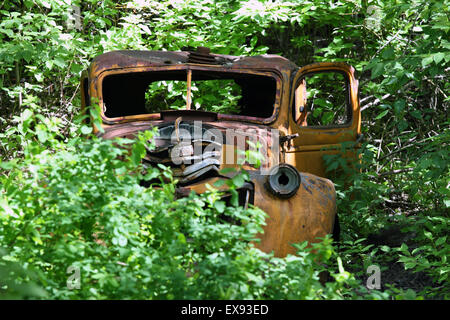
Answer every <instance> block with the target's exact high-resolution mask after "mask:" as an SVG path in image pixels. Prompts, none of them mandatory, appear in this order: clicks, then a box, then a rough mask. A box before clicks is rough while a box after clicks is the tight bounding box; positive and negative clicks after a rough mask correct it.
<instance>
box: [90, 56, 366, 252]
mask: <svg viewBox="0 0 450 320" xmlns="http://www.w3.org/2000/svg"><path fill="white" fill-rule="evenodd" d="M322 71H336V72H340V73H342V74H344V75H345V77H346V79H348V80H347V81H348V85H349V86H348V88H349V99H348V101H349V106H350V107H349V108H350V109H349V113H351V121H350V122H349V123H348V124H346V125H338V126H320V127H311V126H308V125H307V112H308V110H306V108H305V101H306V90H307V86H306V83H305V80H304V77H305V75H308V74H310V73H314V72H322ZM156 72H157V73H158V74H164V73H170V72H172V74H173V73H174V72H186V75H187V83H188V86H187V88H188V96H187V99H186V100H187V104H186V110H177V111H175V110H172V111H161V112H155V113H145V114H136V115H126V116H117V117H107V116H106V115H105V105H104V98H105V97H104V96H103V92H104V91H103V82H104V79H105V78H107V77H109V76H112V75H123V74H125V75H128V74H136V75H138V74H143V73H149V74H150V73H156ZM200 72H202V73H216V74H219V75H221V76H224V75H228V74H233V75H236V74H237V75H239V74H241V75H253V76H261V77H266V78H270V79H273V81H274V83H276V88H275V89H274V103H273V112H272V114H271V115H270V116H266V117H259V116H258V115H256V116H255V115H234V114H221V113H215V112H206V111H197V110H189V109H192V107H191V103H192V101H190V93H189V92H190V86H191V79H192V77H193V76H195V75H196V74H197V73H200ZM81 81H82V105H83V108H84V109H86V107H87V106H88V105H89V104H90V102H91V101H95V100H98V103H99V105H100V107H101V110H102V112H101V117H102V127H103V129H104V133H100V132H99V130H98V128H96V127H95V125H93V127H94V132H96V133H97V134H98V135H99V136H102V137H103V138H106V139H112V138H115V137H133V136H134V135H135V134H136V133H138V132H139V131H144V130H149V129H151V128H153V127H158V130H159V131H160V133H162V134H161V137H160V138H156V139H157V140H156V146H157V147H156V150H148V152H147V155H146V157H145V158H144V164H145V162H147V163H148V164H150V165H151V164H152V163H164V164H166V165H171V166H172V165H174V161H175V160H176V159H179V160H186V159H190V160H196V159H197V158H198V157H197V156H198V155H196V154H194V152H193V150H194V149H195V148H196V146H197V145H196V143H197V144H198V146H199V148H204V147H205V146H207V145H209V146H213V147H215V149H214V150H212V151H202V152H201V155H202V157H201V159H197V160H199V162H196V163H194V164H193V165H186V166H185V165H181V166H178V167H177V166H176V165H174V170H173V172H174V175H175V176H176V177H177V178H179V181H180V186H179V187H178V188H177V196H186V195H188V194H189V193H190V192H191V190H193V191H195V192H197V193H202V192H205V191H206V190H207V189H206V184H210V185H212V184H213V183H214V182H215V181H217V180H218V179H228V178H231V175H227V174H219V171H220V170H221V169H223V168H225V167H238V165H237V164H229V163H228V162H227V161H225V159H228V158H227V157H228V156H230V155H232V157H233V159H234V157H235V153H236V150H237V149H239V148H238V146H237V145H235V142H234V141H235V140H234V139H233V140H232V141H228V140H226V139H225V137H226V135H227V132H228V131H229V130H233V132H238V133H239V132H246V134H245V135H246V136H245V138H244V140H245V141H248V139H251V138H252V137H258V138H260V139H262V141H263V142H264V143H266V144H267V145H268V146H269V149H270V147H271V146H272V144H273V143H274V141H276V143H277V144H278V143H279V150H278V151H274V150H275V149H274V150H272V149H270V150H268V153H267V156H266V160H267V163H266V165H267V167H268V168H274V167H276V166H278V167H279V168H282V167H281V166H282V165H284V166H285V167H283V168H282V169H283V170H284V171H279V173H277V174H278V176H277V179H279V181H275V182H273V181H272V180H270V178H269V177H270V175H264V174H262V170H261V169H255V168H253V167H245V168H246V169H248V170H249V174H250V178H251V179H250V182H249V183H246V184H245V185H244V186H243V188H242V190H241V191H242V194H243V198H242V199H243V203H242V204H243V205H244V206H248V205H249V204H253V205H255V206H257V207H259V208H261V209H263V210H264V211H265V212H266V213H268V215H269V218H268V219H267V220H266V223H267V225H266V226H265V228H264V234H261V235H260V239H261V242H260V243H259V244H258V247H259V248H261V249H262V250H264V251H266V252H270V251H274V252H275V255H276V256H285V255H286V254H288V253H295V250H294V247H292V246H291V244H292V243H298V242H301V241H305V240H307V241H310V242H314V241H317V237H324V236H325V235H326V234H330V233H332V231H333V226H334V223H335V217H336V194H335V190H334V185H333V183H332V182H331V181H330V180H329V179H327V177H326V170H325V167H324V163H323V160H322V157H323V155H324V154H332V153H336V152H337V151H336V150H337V149H338V148H339V146H340V143H342V142H345V141H356V139H357V137H358V135H359V134H360V126H361V117H360V109H359V101H358V82H357V80H356V79H355V76H354V69H353V68H352V67H350V66H348V65H345V64H343V63H319V64H313V65H309V66H306V67H303V68H298V67H297V66H296V65H295V64H294V63H293V62H291V61H289V60H288V59H285V58H283V57H280V56H276V55H263V56H254V57H238V56H229V55H219V54H211V53H210V52H209V50H207V49H205V48H200V49H199V50H198V51H197V52H160V51H114V52H109V53H106V54H103V55H101V56H98V57H96V58H95V59H94V60H93V62H92V64H91V66H90V68H89V70H87V71H86V72H85V73H84V74H83V77H82V80H81ZM126 107H127V106H124V108H126ZM84 112H86V110H84ZM196 121H201V124H202V128H203V129H205V128H206V129H208V130H210V131H212V132H214V133H215V135H216V136H217V137H219V138H220V137H221V138H223V140H222V141H221V142H220V143H218V142H217V141H216V140H215V139H216V138H217V137H215V138H214V139H209V138H204V136H201V137H200V138H195V134H194V139H193V140H192V143H190V144H189V143H188V144H185V145H183V146H182V148H179V144H180V133H179V132H180V130H182V129H184V130H185V131H186V130H187V131H189V132H195V131H196V130H197V129H196V126H197V124H198V122H196ZM275 129H276V130H277V132H279V140H274V139H275V138H274V137H276V138H277V139H278V136H274V134H273V133H272V131H271V130H275ZM248 132H251V134H248ZM174 134H175V135H176V137H177V139H178V141H177V142H175V143H174V142H173V141H170V139H169V136H173V135H174ZM238 135H239V134H238ZM261 137H262V138H261ZM219 140H220V139H219ZM177 143H178V144H177ZM214 143H215V145H214ZM244 145H245V147H244V149H246V148H248V143H245V144H244ZM177 147H178V148H179V149H177V151H178V152H179V157H178V158H177V157H175V158H173V157H172V158H169V155H170V154H171V152H173V151H174V150H175V149H176V148H177ZM201 150H203V149H201ZM274 153H276V154H274ZM196 157H197V158H196ZM278 167H277V168H278ZM280 172H281V173H280ZM282 175H285V176H287V177H288V178H286V177H285V176H282ZM283 179H287V180H289V181H284V180H283ZM292 179H294V180H295V179H297V180H295V181H294V180H292ZM291 180H292V181H294V182H292V181H291ZM273 184H275V185H278V186H274V185H273ZM291 184H296V185H295V186H292V190H288V191H292V192H284V191H283V188H288V189H289V188H291ZM294 187H295V188H294ZM223 188H225V189H223ZM277 188H278V189H277ZM222 189H223V191H226V187H225V186H224V187H222ZM275 189H276V190H275ZM274 190H275V192H274ZM283 192H284V193H283Z"/></svg>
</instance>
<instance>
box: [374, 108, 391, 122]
mask: <svg viewBox="0 0 450 320" xmlns="http://www.w3.org/2000/svg"><path fill="white" fill-rule="evenodd" d="M388 112H389V110H384V111H383V112H381V113H380V114H379V115H378V116H376V117H375V120H379V119H381V118H383V117H384V116H385V115H387V114H388Z"/></svg>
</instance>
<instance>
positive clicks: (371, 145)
mask: <svg viewBox="0 0 450 320" xmlns="http://www.w3.org/2000/svg"><path fill="white" fill-rule="evenodd" d="M72 5H76V6H78V7H79V8H80V13H81V19H80V20H78V19H77V18H76V17H75V18H73V17H74V15H73V12H74V11H73V8H72ZM75 12H76V11H75ZM448 29H449V23H448V1H423V0H416V1H402V0H396V1H394V0H384V1H345V2H344V1H332V2H323V1H289V2H288V1H286V2H282V1H256V0H252V1H213V0H209V1H189V2H188V1H123V2H119V3H117V2H114V1H100V2H99V1H92V0H88V1H68V0H66V1H63V0H48V1H44V0H34V1H32V0H24V1H2V2H1V3H0V89H1V90H0V153H1V157H2V158H1V162H0V175H1V176H0V179H1V186H0V245H1V247H2V248H1V252H0V255H1V256H2V259H1V260H0V285H1V287H0V295H1V296H2V297H15V298H25V297H32V298H34V297H38V298H40V297H47V298H50V299H56V298H58V299H63V298H68V299H70V298H74V299H80V298H81V299H87V298H139V299H140V298H149V299H158V298H159V299H162V298H164V299H166V298H168V299H171V298H179V299H182V298H230V299H233V298H237V299H241V298H242V299H246V298H253V299H258V298H267V299H271V298H275V299H288V298H292V299H298V298H301V299H333V298H344V299H351V298H355V299H358V298H359V299H364V298H368V299H395V298H398V299H414V298H419V299H421V298H424V299H439V298H448V295H449V292H450V290H449V289H450V288H449V276H448V274H449V267H448V261H447V259H448V257H449V253H450V246H449V244H448V236H447V233H448V224H449V217H448V207H449V206H450V191H449V166H448V163H449V161H448V159H449V140H450V136H449V135H450V132H449V118H448V100H449V99H448V86H449V82H448V76H447V74H448V68H449V66H448V61H449V60H450V54H449V50H450V46H449V42H448V40H447V39H448ZM197 46H208V47H210V48H211V49H212V51H213V52H216V53H224V54H234V55H255V54H263V53H277V54H281V55H283V56H285V57H287V58H289V59H291V60H293V61H294V62H295V63H297V65H304V64H306V63H310V62H315V61H345V62H347V63H349V64H351V65H353V66H354V67H355V68H356V70H357V73H358V74H357V75H358V78H359V79H360V98H361V106H362V115H363V123H362V127H363V133H364V137H365V139H364V141H363V143H362V147H361V149H360V152H361V158H362V162H361V168H360V170H358V173H357V174H355V173H351V174H352V177H353V178H352V179H351V180H350V182H349V181H340V179H339V177H337V178H336V179H335V181H334V182H335V183H336V188H337V191H338V198H339V200H338V214H339V219H340V225H341V240H340V242H339V243H333V244H332V243H331V240H330V239H325V240H324V241H323V242H321V243H320V244H317V245H316V246H317V248H316V249H317V250H316V252H315V253H312V252H311V251H310V250H309V249H306V248H305V247H304V246H300V247H299V253H298V255H297V256H295V257H294V256H290V257H287V258H283V259H280V258H274V257H272V256H270V255H268V254H265V253H262V252H260V251H258V250H257V249H255V248H253V247H252V246H251V245H250V243H251V240H252V239H253V238H254V237H255V234H256V233H257V232H258V230H260V228H261V226H262V225H263V221H264V213H263V212H261V211H260V210H258V209H257V208H250V209H248V210H244V209H243V208H238V207H226V206H224V204H223V203H222V202H221V201H220V200H219V195H218V193H217V191H214V190H211V192H210V193H208V194H205V195H200V196H191V198H190V199H178V200H175V199H174V181H173V179H172V178H171V174H170V171H169V170H168V169H167V168H155V169H154V170H152V171H150V172H149V173H148V174H149V176H148V177H147V179H150V178H155V177H165V179H164V182H161V184H160V187H159V188H147V189H146V188H142V187H140V186H139V183H138V182H139V179H141V178H142V177H139V176H138V175H137V174H127V173H135V172H139V170H138V167H139V159H140V157H141V156H142V154H141V152H142V146H141V144H142V141H140V140H138V141H135V142H131V141H126V140H125V141H122V142H121V143H122V144H127V145H133V146H134V147H133V153H132V154H131V156H128V157H127V155H125V154H122V152H123V151H120V149H118V148H116V147H115V146H113V145H112V144H111V143H110V142H107V141H102V140H97V139H96V138H94V137H91V139H85V136H86V135H88V134H90V128H88V127H86V126H83V125H81V121H80V118H77V116H76V115H77V114H78V112H79V106H80V95H79V78H80V72H81V70H83V69H85V68H86V67H87V66H88V63H89V61H90V60H91V59H92V58H93V57H94V56H96V55H98V54H100V53H103V52H106V51H110V50H115V49H146V50H180V49H181V48H183V47H188V48H195V47H197ZM221 95H223V96H226V93H224V92H221ZM211 104H212V105H214V104H213V102H211ZM139 146H141V147H139ZM344 147H349V146H343V148H344ZM118 155H122V156H123V157H125V158H126V159H125V161H117V160H115V159H116V156H118ZM325 161H326V162H327V163H328V168H329V170H330V172H332V171H335V170H336V171H342V170H350V169H349V168H347V167H346V163H345V162H344V161H343V160H341V159H340V158H339V157H334V156H332V157H328V158H326V159H325ZM241 181H242V180H239V179H238V181H237V182H236V183H237V184H239V183H240V182H241ZM224 215H225V216H226V215H228V216H231V217H233V219H236V220H239V221H241V222H242V223H241V224H240V225H236V226H233V227H232V228H231V229H230V227H229V225H225V223H224V221H222V220H221V219H222V218H220V217H221V216H222V217H223V216H224ZM231 231H232V232H231ZM318 257H320V259H318ZM318 261H320V263H318ZM371 265H378V266H379V267H380V269H381V281H382V288H381V289H380V290H372V291H370V292H369V291H368V290H367V289H366V288H365V284H366V283H365V281H366V279H367V278H368V277H369V274H368V273H367V268H368V267H369V266H371ZM69 267H72V269H70V270H69V273H68V268H69ZM324 268H327V269H328V271H329V273H330V274H331V276H330V279H334V281H330V282H327V283H326V284H323V283H321V282H320V281H319V280H318V277H319V274H320V272H321V271H323V270H324ZM73 270H75V271H76V270H79V271H80V275H81V283H80V287H79V289H78V288H72V287H71V286H70V283H69V284H68V283H67V279H68V278H69V277H70V276H71V275H73V273H72V271H73ZM392 270H395V274H393V273H392ZM408 279H409V280H411V279H414V280H413V281H409V280H408ZM419 280H420V281H419ZM70 288H71V289H70Z"/></svg>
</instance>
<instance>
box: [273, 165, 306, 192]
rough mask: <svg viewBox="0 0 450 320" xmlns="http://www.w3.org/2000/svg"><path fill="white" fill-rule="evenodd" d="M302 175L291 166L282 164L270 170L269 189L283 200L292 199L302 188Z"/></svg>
mask: <svg viewBox="0 0 450 320" xmlns="http://www.w3.org/2000/svg"><path fill="white" fill-rule="evenodd" d="M300 182H301V178H300V173H299V172H298V171H297V169H296V168H295V167H293V166H291V165H290V164H286V163H282V164H280V165H278V166H275V167H273V168H272V169H270V172H269V176H268V177H267V183H266V186H267V189H268V190H269V191H270V192H272V193H273V194H274V195H276V196H278V197H281V198H289V197H292V196H293V195H294V194H295V193H296V192H297V190H298V188H299V187H300Z"/></svg>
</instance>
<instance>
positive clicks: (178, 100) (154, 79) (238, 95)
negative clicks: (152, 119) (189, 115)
mask: <svg viewBox="0 0 450 320" xmlns="http://www.w3.org/2000/svg"><path fill="white" fill-rule="evenodd" d="M188 74H189V72H188V71H187V70H166V71H152V72H139V73H125V74H112V75H108V76H106V77H105V78H104V80H103V84H102V88H103V111H104V114H105V116H106V117H108V118H116V117H125V116H132V115H141V114H153V113H159V112H161V111H165V110H186V109H190V110H201V111H209V112H216V113H220V114H228V115H241V116H250V117H256V118H261V119H266V118H269V117H271V116H272V115H273V112H274V104H275V99H276V89H277V81H276V80H275V78H273V77H271V76H268V75H260V74H245V73H231V72H216V71H200V70H192V74H191V77H192V78H191V81H190V90H188V89H189V86H188V81H187V79H188ZM189 91H190V102H188V101H187V100H188V99H187V98H188V92H189Z"/></svg>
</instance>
